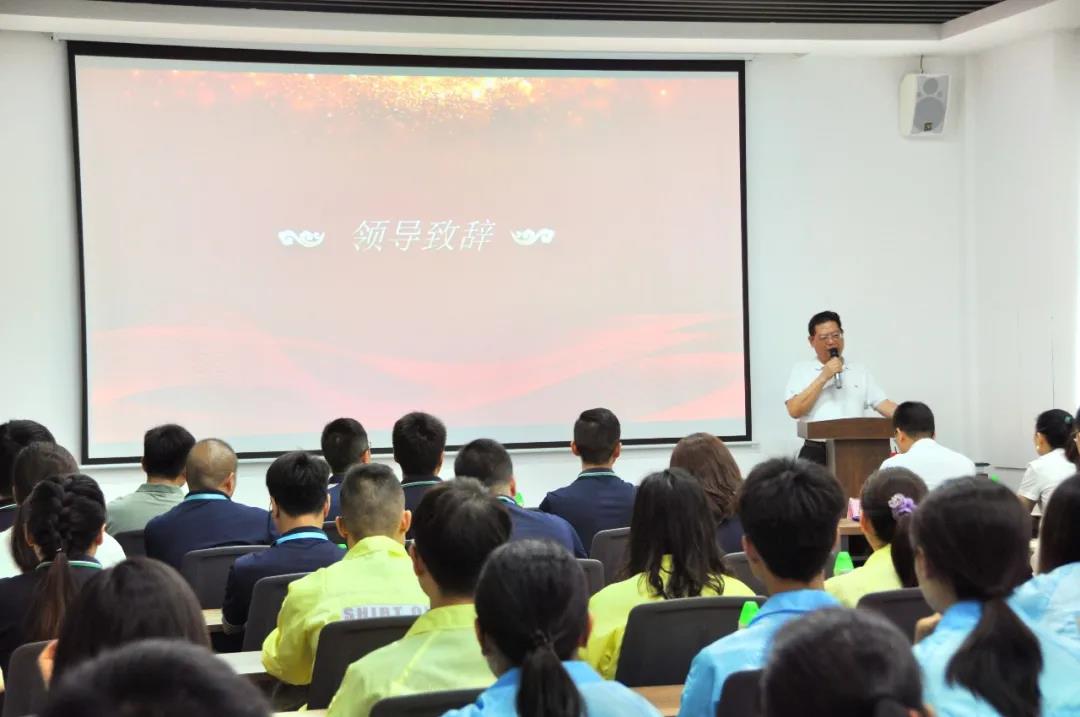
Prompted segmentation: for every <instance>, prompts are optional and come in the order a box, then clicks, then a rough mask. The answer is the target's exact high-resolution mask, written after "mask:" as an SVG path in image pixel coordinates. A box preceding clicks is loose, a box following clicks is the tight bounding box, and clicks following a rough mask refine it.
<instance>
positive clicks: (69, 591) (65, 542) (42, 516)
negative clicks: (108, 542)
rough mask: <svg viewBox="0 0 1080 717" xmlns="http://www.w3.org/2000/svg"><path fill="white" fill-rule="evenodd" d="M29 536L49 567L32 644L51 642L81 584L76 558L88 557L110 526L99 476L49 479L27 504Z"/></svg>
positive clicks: (41, 587) (31, 629)
mask: <svg viewBox="0 0 1080 717" xmlns="http://www.w3.org/2000/svg"><path fill="white" fill-rule="evenodd" d="M23 508H24V509H26V511H27V515H26V532H27V533H28V534H29V537H30V542H31V543H32V544H33V546H34V547H35V548H36V549H37V551H38V554H39V555H40V556H41V563H39V564H38V565H37V569H41V568H42V566H43V565H45V564H46V563H47V564H48V567H47V568H46V570H47V572H46V574H45V579H44V580H43V581H41V582H40V583H39V584H38V588H37V595H36V598H37V602H36V605H37V608H36V610H35V612H34V618H33V620H32V621H31V624H30V626H29V633H28V634H29V637H30V640H31V641H39V640H51V639H53V638H55V637H56V636H57V634H58V633H59V631H60V624H61V622H62V620H63V618H64V613H65V611H66V610H67V606H68V605H69V604H70V603H71V601H72V600H73V599H74V598H75V593H76V589H77V586H76V583H75V577H74V575H73V574H72V572H71V565H70V560H71V558H73V557H76V556H81V555H85V554H86V552H87V550H89V549H90V546H91V545H92V544H93V542H94V540H95V538H97V536H98V535H99V534H100V533H101V529H102V527H103V526H104V525H105V497H104V496H103V495H102V493H101V489H100V488H99V487H98V484H97V483H96V482H95V481H94V479H93V478H90V477H89V476H85V475H80V474H73V475H66V476H53V477H50V478H46V479H45V480H43V481H41V482H40V483H38V484H37V486H35V487H34V490H33V491H32V492H31V493H30V497H29V498H27V499H26V502H25V503H24V504H23Z"/></svg>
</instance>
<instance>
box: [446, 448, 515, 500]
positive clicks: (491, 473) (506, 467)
mask: <svg viewBox="0 0 1080 717" xmlns="http://www.w3.org/2000/svg"><path fill="white" fill-rule="evenodd" d="M454 475H456V476H459V477H467V478H476V479H477V480H478V481H480V482H481V483H483V484H484V485H485V486H487V487H488V488H493V487H495V486H501V485H506V484H508V483H510V480H511V479H512V478H513V477H514V463H513V461H512V460H511V459H510V454H509V453H508V452H507V450H506V449H505V448H503V446H502V444H501V443H499V442H498V441H493V440H491V439H490V438H477V439H476V440H475V441H471V442H469V443H468V444H466V445H465V446H464V447H462V449H461V450H460V451H458V454H457V458H455V459H454Z"/></svg>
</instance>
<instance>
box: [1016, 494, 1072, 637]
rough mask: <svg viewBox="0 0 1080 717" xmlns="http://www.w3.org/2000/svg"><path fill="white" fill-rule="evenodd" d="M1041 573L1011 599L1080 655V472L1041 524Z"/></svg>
mask: <svg viewBox="0 0 1080 717" xmlns="http://www.w3.org/2000/svg"><path fill="white" fill-rule="evenodd" d="M1039 535H1040V536H1041V537H1040V539H1039V574H1038V575H1036V576H1035V577H1034V578H1032V579H1031V580H1028V581H1027V582H1026V583H1024V584H1023V585H1021V586H1020V587H1019V588H1017V590H1016V592H1015V593H1014V594H1013V598H1012V600H1011V603H1012V604H1013V606H1014V607H1017V608H1019V609H1021V610H1022V611H1024V612H1025V613H1027V616H1028V617H1029V618H1031V619H1032V620H1034V621H1035V622H1036V623H1038V624H1039V625H1040V626H1042V628H1043V629H1044V630H1048V631H1050V632H1053V633H1055V634H1056V635H1057V636H1058V637H1059V638H1061V639H1063V640H1064V641H1067V642H1070V643H1071V644H1072V645H1073V648H1074V651H1075V652H1076V654H1078V655H1080V475H1074V476H1073V477H1072V478H1069V479H1068V480H1065V481H1063V482H1062V483H1061V485H1059V486H1058V488H1057V490H1055V491H1054V495H1053V497H1052V498H1050V501H1049V502H1048V503H1047V505H1046V510H1045V512H1044V513H1043V517H1042V522H1041V523H1040V524H1039Z"/></svg>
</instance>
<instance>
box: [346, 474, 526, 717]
mask: <svg viewBox="0 0 1080 717" xmlns="http://www.w3.org/2000/svg"><path fill="white" fill-rule="evenodd" d="M413 528H414V532H415V534H416V539H415V543H414V544H413V546H412V550H411V552H412V558H413V564H414V569H415V571H416V576H417V578H419V580H420V585H421V587H422V588H423V589H424V592H425V593H426V594H427V595H428V597H429V598H431V611H430V612H427V613H425V614H424V615H421V616H420V617H419V618H417V620H416V622H415V623H414V624H413V626H412V627H411V628H409V631H408V632H407V633H406V634H405V637H403V638H402V639H400V640H398V641H397V642H394V643H391V644H389V645H387V646H386V647H382V648H380V649H378V650H375V651H374V652H371V653H369V654H368V655H366V656H364V657H362V658H361V659H359V660H357V661H356V662H354V663H353V664H352V665H350V666H349V669H348V670H347V671H346V673H345V679H344V680H343V681H342V683H341V687H340V689H338V692H337V694H336V695H334V699H333V701H332V702H331V703H330V710H329V712H328V715H329V717H367V715H368V714H370V712H371V708H372V707H373V706H374V705H375V703H376V702H378V701H379V700H381V699H383V698H384V697H396V696H398V695H408V694H414V693H417V692H435V691H440V690H456V689H468V688H473V687H487V686H488V685H490V684H491V683H492V681H493V680H494V677H493V676H492V674H491V669H490V668H489V667H488V664H487V662H486V661H485V659H484V656H483V654H481V651H480V645H478V644H477V642H476V633H475V622H476V610H475V608H474V607H473V594H474V592H475V590H476V581H477V580H478V579H479V577H480V569H481V567H482V566H483V564H484V560H486V559H487V557H488V555H490V554H491V552H492V551H493V550H495V548H497V547H499V546H500V545H502V544H503V543H505V542H506V541H507V540H509V539H510V530H511V525H510V515H509V514H508V513H507V512H506V511H505V510H503V509H502V507H501V506H500V505H499V502H498V501H497V500H496V499H495V498H493V497H492V496H490V495H488V493H487V491H485V490H484V487H483V486H482V485H481V484H480V483H479V482H477V481H475V480H472V479H469V478H456V479H454V480H453V481H450V482H448V483H445V484H442V485H439V486H436V487H434V488H432V489H431V490H429V491H428V492H427V493H426V494H425V495H424V497H423V499H421V501H420V505H418V506H417V507H416V520H415V521H414V524H413Z"/></svg>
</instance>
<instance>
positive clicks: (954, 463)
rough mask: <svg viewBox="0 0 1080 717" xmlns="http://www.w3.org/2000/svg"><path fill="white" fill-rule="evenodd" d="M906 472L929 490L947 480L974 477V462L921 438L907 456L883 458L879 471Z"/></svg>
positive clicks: (899, 454)
mask: <svg viewBox="0 0 1080 717" xmlns="http://www.w3.org/2000/svg"><path fill="white" fill-rule="evenodd" d="M886 468H907V469H908V470H909V471H911V472H912V473H914V474H915V475H917V476H919V477H920V478H922V479H923V483H926V487H927V488H929V489H930V490H933V489H934V488H937V487H938V486H939V485H941V484H942V483H944V482H945V481H947V480H949V479H950V478H961V477H963V476H973V475H975V462H974V461H973V460H971V459H970V458H968V457H967V456H965V455H962V454H960V453H957V452H956V451H953V450H950V449H948V448H946V447H945V446H943V445H941V444H940V443H938V442H937V441H935V440H934V439H933V438H920V439H919V440H917V441H915V442H914V443H912V444H911V448H909V449H908V452H907V453H898V454H897V455H895V456H892V457H891V458H886V459H885V460H884V461H883V462H882V463H881V469H882V470H884V469H886Z"/></svg>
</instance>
